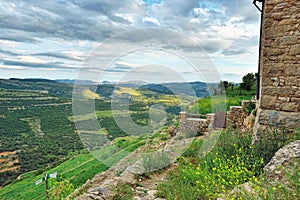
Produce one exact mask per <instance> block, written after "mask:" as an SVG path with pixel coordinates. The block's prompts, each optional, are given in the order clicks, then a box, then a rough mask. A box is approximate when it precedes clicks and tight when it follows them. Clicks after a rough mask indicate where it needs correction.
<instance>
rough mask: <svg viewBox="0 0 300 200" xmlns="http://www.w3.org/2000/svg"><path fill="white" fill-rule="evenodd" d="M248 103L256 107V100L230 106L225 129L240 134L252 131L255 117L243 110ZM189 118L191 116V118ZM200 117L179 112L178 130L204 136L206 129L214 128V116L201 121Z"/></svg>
mask: <svg viewBox="0 0 300 200" xmlns="http://www.w3.org/2000/svg"><path fill="white" fill-rule="evenodd" d="M250 102H252V103H253V104H254V105H256V100H244V101H242V105H241V106H230V109H229V111H228V112H227V113H226V125H225V127H226V128H231V129H239V130H240V131H242V132H246V131H250V130H252V129H253V126H254V123H255V116H254V115H253V114H249V113H247V112H245V108H246V107H247V105H248V103H250ZM189 116H193V118H190V117H189ZM201 116H202V115H190V114H188V113H187V112H180V113H179V121H180V123H179V126H178V130H179V131H192V132H200V133H203V134H206V133H207V132H208V129H209V128H213V126H214V120H215V114H213V113H210V114H207V115H206V119H201V118H200V117H201Z"/></svg>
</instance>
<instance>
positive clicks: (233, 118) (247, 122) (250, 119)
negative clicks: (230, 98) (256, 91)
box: [226, 100, 256, 132]
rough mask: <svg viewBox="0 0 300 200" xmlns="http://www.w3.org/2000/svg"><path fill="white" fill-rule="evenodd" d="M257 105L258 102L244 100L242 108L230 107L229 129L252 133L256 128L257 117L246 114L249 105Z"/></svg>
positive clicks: (228, 114) (228, 116)
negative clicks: (254, 127)
mask: <svg viewBox="0 0 300 200" xmlns="http://www.w3.org/2000/svg"><path fill="white" fill-rule="evenodd" d="M250 102H251V103H253V104H254V105H255V104H256V100H251V101H249V100H244V101H242V105H241V106H230V108H229V111H228V112H227V120H226V121H227V124H226V127H227V128H232V129H239V130H241V131H242V132H246V131H251V130H252V128H253V126H254V121H255V116H254V115H253V114H251V113H247V112H245V108H246V105H247V104H248V103H250Z"/></svg>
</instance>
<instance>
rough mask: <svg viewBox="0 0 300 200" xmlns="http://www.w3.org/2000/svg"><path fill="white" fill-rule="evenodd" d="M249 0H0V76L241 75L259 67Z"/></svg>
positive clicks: (164, 78) (194, 77)
mask: <svg viewBox="0 0 300 200" xmlns="http://www.w3.org/2000/svg"><path fill="white" fill-rule="evenodd" d="M259 24H260V13H259V12H258V11H257V9H256V8H255V7H254V6H253V4H252V0H238V1H237V0H234V1H232V0H115V1H114V0H45V1H40V0H28V1H21V0H10V1H1V2H0V78H11V77H16V78H50V79H76V78H79V79H92V80H98V81H99V80H102V81H103V80H125V79H126V80H144V81H151V80H153V81H154V82H164V81H174V77H176V79H175V80H178V79H180V78H179V77H181V78H182V80H187V79H188V80H190V81H194V80H202V81H203V80H204V81H212V80H217V78H216V79H214V78H213V77H214V76H216V77H217V76H220V77H221V79H222V80H228V81H234V82H240V81H241V78H242V76H243V75H245V74H246V73H248V72H256V71H257V62H258V42H259V26H260V25H259Z"/></svg>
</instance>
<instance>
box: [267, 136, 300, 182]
mask: <svg viewBox="0 0 300 200" xmlns="http://www.w3.org/2000/svg"><path fill="white" fill-rule="evenodd" d="M299 164H300V140H298V141H295V142H292V143H290V144H288V145H286V146H284V147H283V148H281V149H280V150H279V151H277V152H276V154H275V155H274V157H273V158H272V159H271V161H270V162H269V163H268V164H267V165H266V166H265V167H264V171H265V173H266V175H267V178H268V179H269V180H271V181H287V180H288V179H289V172H290V173H292V172H291V170H292V168H293V167H298V166H299Z"/></svg>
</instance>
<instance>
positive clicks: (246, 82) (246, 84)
mask: <svg viewBox="0 0 300 200" xmlns="http://www.w3.org/2000/svg"><path fill="white" fill-rule="evenodd" d="M255 84H256V76H255V75H254V74H253V73H248V74H246V75H245V76H244V77H243V82H242V83H241V85H240V88H241V89H244V90H247V91H250V90H252V89H253V87H254V85H255Z"/></svg>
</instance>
